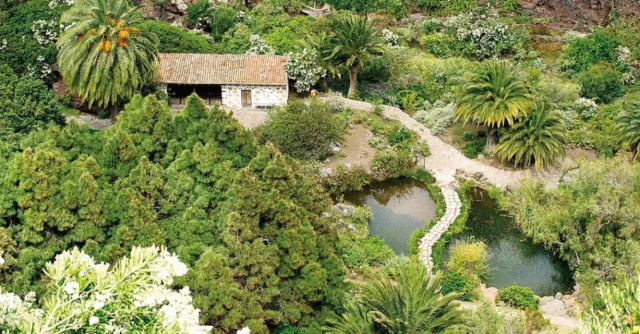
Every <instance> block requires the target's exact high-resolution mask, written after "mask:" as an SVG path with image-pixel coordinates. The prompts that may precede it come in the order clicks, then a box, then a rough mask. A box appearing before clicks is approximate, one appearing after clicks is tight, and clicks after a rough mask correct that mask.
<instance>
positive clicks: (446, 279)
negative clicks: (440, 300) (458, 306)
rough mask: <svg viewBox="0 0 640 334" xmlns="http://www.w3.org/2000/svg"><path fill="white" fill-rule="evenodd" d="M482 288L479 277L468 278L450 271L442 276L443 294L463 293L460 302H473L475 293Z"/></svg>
mask: <svg viewBox="0 0 640 334" xmlns="http://www.w3.org/2000/svg"><path fill="white" fill-rule="evenodd" d="M478 286H480V280H479V279H478V277H477V276H472V277H470V278H467V277H465V276H462V275H460V274H459V273H457V272H455V271H448V272H446V273H445V274H444V275H443V276H442V293H443V294H445V295H446V294H448V293H451V292H458V293H461V294H462V296H460V298H459V299H460V300H464V301H467V302H470V301H472V300H473V291H474V290H475V289H476V288H477V287H478Z"/></svg>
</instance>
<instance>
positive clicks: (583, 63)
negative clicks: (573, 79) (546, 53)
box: [564, 30, 618, 72]
mask: <svg viewBox="0 0 640 334" xmlns="http://www.w3.org/2000/svg"><path fill="white" fill-rule="evenodd" d="M616 47H618V43H617V42H616V40H615V38H614V36H613V35H612V34H610V33H607V32H605V31H604V30H596V31H595V32H594V33H593V34H589V35H588V36H586V37H582V38H577V39H575V40H573V41H571V42H570V43H569V45H568V46H567V47H566V48H565V50H564V57H566V58H567V59H568V61H569V62H570V64H571V65H570V68H571V69H573V70H575V71H577V72H583V71H586V70H588V69H589V68H590V67H591V66H593V65H595V64H598V63H600V62H609V63H613V62H615V61H616V59H617V56H618V55H617V52H616Z"/></svg>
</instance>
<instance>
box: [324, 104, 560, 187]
mask: <svg viewBox="0 0 640 334" xmlns="http://www.w3.org/2000/svg"><path fill="white" fill-rule="evenodd" d="M325 99H327V100H329V99H336V100H340V102H341V103H343V105H344V106H348V107H351V108H354V109H360V110H373V109H374V108H375V106H374V105H373V104H371V103H368V102H362V101H355V100H350V99H346V98H342V97H329V98H325ZM382 109H383V114H384V116H385V117H387V118H390V119H395V120H398V121H400V122H401V123H402V124H403V125H404V126H405V127H407V128H408V129H410V130H412V131H414V132H415V133H416V134H417V135H418V136H420V138H421V139H423V140H425V141H426V142H427V143H428V144H429V147H430V148H431V156H429V157H428V158H426V159H425V161H424V163H425V164H424V166H425V167H426V169H428V170H429V171H431V172H432V174H433V176H434V177H435V178H436V180H438V182H439V183H441V184H448V183H450V182H454V181H455V174H456V169H459V170H462V171H464V172H467V173H468V174H469V175H473V174H476V173H482V175H483V177H484V178H486V181H487V182H489V183H492V184H494V185H496V186H498V187H501V188H502V187H506V186H517V185H518V184H519V183H520V180H521V179H523V178H525V177H530V178H533V179H535V180H540V181H545V182H546V183H547V184H548V185H556V184H557V183H558V180H559V179H560V177H561V176H562V170H561V168H554V169H550V170H549V171H538V170H536V169H534V168H529V169H526V170H516V171H512V170H504V169H499V168H495V167H492V166H488V165H485V164H483V163H482V162H481V161H479V160H474V159H469V158H467V157H465V156H464V154H462V152H460V151H458V150H457V149H456V148H455V147H453V146H451V145H449V144H447V143H445V142H444V141H443V140H442V139H440V138H438V137H436V136H434V135H433V134H431V130H429V128H427V127H426V126H425V125H423V124H421V123H420V122H418V121H416V120H414V119H413V118H411V116H409V115H408V114H406V113H405V112H403V111H402V110H400V109H399V108H396V107H390V106H382Z"/></svg>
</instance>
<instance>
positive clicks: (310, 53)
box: [285, 48, 327, 92]
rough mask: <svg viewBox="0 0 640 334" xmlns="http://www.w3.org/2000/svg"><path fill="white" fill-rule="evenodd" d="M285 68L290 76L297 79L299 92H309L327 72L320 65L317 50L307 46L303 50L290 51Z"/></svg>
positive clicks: (295, 85)
mask: <svg viewBox="0 0 640 334" xmlns="http://www.w3.org/2000/svg"><path fill="white" fill-rule="evenodd" d="M285 69H286V71H287V74H289V77H290V78H291V79H293V80H295V82H296V83H295V84H294V87H296V90H297V91H298V92H308V91H309V90H310V89H311V87H313V85H315V84H316V82H318V80H320V78H322V77H324V76H325V75H326V74H327V71H326V70H325V69H324V68H322V67H320V66H319V65H318V53H317V51H316V50H315V49H311V50H309V49H307V48H304V49H303V50H302V51H301V52H296V53H289V60H288V61H287V64H286V65H285Z"/></svg>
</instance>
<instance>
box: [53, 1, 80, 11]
mask: <svg viewBox="0 0 640 334" xmlns="http://www.w3.org/2000/svg"><path fill="white" fill-rule="evenodd" d="M74 3H75V0H51V1H49V8H51V9H56V7H58V6H60V5H67V6H73V4H74Z"/></svg>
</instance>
